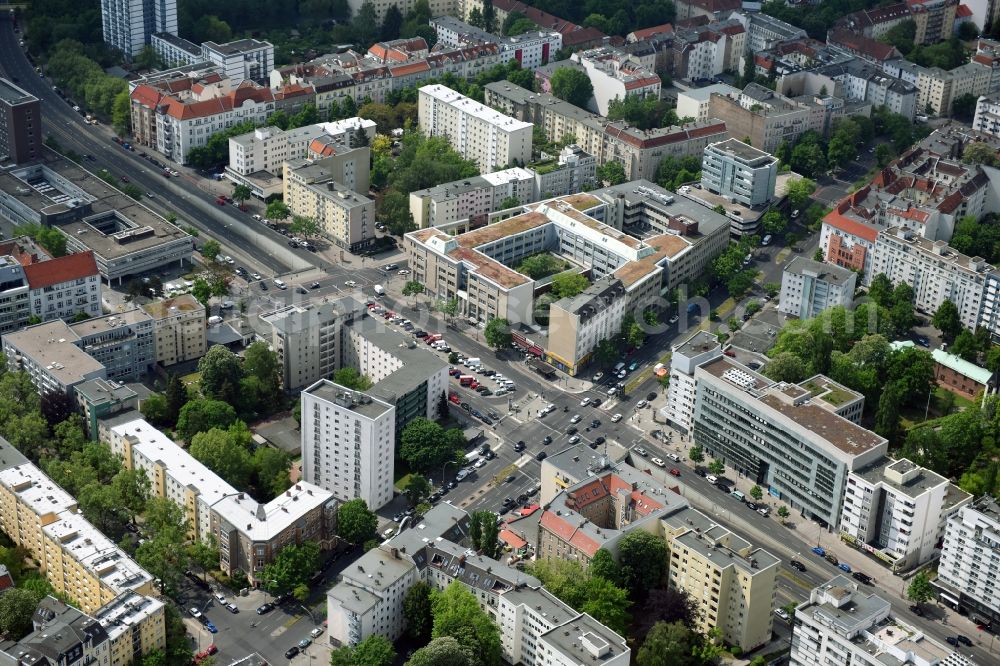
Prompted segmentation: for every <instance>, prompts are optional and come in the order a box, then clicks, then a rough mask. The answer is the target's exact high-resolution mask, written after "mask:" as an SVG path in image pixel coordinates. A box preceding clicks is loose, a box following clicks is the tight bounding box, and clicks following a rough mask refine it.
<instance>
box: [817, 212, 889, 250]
mask: <svg viewBox="0 0 1000 666" xmlns="http://www.w3.org/2000/svg"><path fill="white" fill-rule="evenodd" d="M845 212H846V211H845ZM823 223H824V224H829V225H830V226H831V227H834V228H835V229H840V230H841V231H843V232H844V233H846V234H848V235H850V236H857V237H858V238H862V239H864V240H866V241H868V242H870V243H874V242H875V239H876V238H877V237H878V230H877V229H875V228H873V227H870V226H868V225H867V224H862V223H860V222H857V221H855V220H852V219H851V218H849V217H846V216H844V215H843V213H842V212H841V210H840V207H839V206H838V207H837V208H836V209H834V210H832V211H830V212H829V213H828V214H827V216H826V217H824V218H823Z"/></svg>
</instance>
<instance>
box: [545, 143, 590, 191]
mask: <svg viewBox="0 0 1000 666" xmlns="http://www.w3.org/2000/svg"><path fill="white" fill-rule="evenodd" d="M529 169H530V170H531V171H533V172H534V173H535V192H534V195H535V199H536V200H540V199H548V198H550V197H561V196H564V195H567V194H575V193H577V192H583V191H584V190H589V189H590V186H592V185H593V184H594V183H596V182H597V160H596V159H594V156H593V155H591V154H589V153H587V152H585V151H584V150H583V148H581V147H580V146H578V145H576V144H570V145H568V146H565V147H564V148H563V149H562V150H560V151H559V155H557V156H554V157H549V158H548V159H547V160H543V161H540V162H535V163H534V164H531V165H529Z"/></svg>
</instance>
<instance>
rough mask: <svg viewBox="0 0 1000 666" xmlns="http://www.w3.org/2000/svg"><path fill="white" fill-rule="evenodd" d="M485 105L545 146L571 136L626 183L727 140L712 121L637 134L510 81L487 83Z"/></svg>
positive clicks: (651, 177)
mask: <svg viewBox="0 0 1000 666" xmlns="http://www.w3.org/2000/svg"><path fill="white" fill-rule="evenodd" d="M486 103H487V104H489V105H490V106H491V107H493V108H496V109H499V110H500V111H501V112H503V113H506V114H508V115H510V116H513V117H515V118H517V119H519V120H523V121H526V122H529V123H533V124H534V125H537V126H538V127H539V128H541V131H543V132H545V138H546V140H547V141H551V142H553V143H558V142H560V141H562V140H563V139H564V138H565V137H566V136H567V135H571V136H573V137H574V138H575V139H576V141H575V142H574V143H576V145H578V146H580V148H581V149H582V150H583V151H584V152H586V153H587V154H589V155H593V156H594V159H595V160H596V164H597V165H598V166H600V165H602V164H605V163H607V162H612V161H614V162H619V163H620V164H621V165H622V166H623V167H624V168H625V178H626V179H628V180H640V179H645V180H655V179H656V171H657V169H658V168H659V166H660V162H662V161H663V159H664V158H666V157H682V156H685V155H698V156H701V154H702V151H704V150H705V146H707V145H708V144H710V143H715V142H717V141H721V140H723V139H725V138H728V137H729V136H730V133H729V132H727V129H726V125H725V123H723V122H721V121H719V120H718V119H715V118H713V119H711V120H709V121H708V122H705V123H695V124H694V125H686V126H684V127H660V128H654V129H648V130H641V129H638V128H636V127H633V126H631V125H630V124H629V123H627V122H625V121H614V122H612V121H609V120H608V119H607V118H605V117H603V116H599V115H597V114H594V113H590V112H589V111H585V110H583V109H581V108H580V107H577V106H574V105H572V104H570V103H569V102H564V101H563V100H561V99H558V98H557V97H553V96H552V95H549V94H546V93H534V92H531V91H530V90H525V89H524V88H522V87H520V86H518V85H515V84H513V83H510V82H509V81H496V82H494V83H490V84H487V86H486ZM732 134H733V135H736V133H735V132H733V133H732ZM754 145H755V146H756V145H757V144H756V143H755V144H754Z"/></svg>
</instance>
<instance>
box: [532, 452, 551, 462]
mask: <svg viewBox="0 0 1000 666" xmlns="http://www.w3.org/2000/svg"><path fill="white" fill-rule="evenodd" d="M548 457H549V454H547V453H546V452H545V451H539V452H538V455H536V456H535V460H545V459H546V458H548Z"/></svg>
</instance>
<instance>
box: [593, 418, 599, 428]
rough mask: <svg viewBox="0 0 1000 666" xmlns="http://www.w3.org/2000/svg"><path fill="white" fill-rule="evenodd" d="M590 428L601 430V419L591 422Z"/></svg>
mask: <svg viewBox="0 0 1000 666" xmlns="http://www.w3.org/2000/svg"><path fill="white" fill-rule="evenodd" d="M590 427H591V428H600V427H601V419H594V420H593V421H591V422H590Z"/></svg>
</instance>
